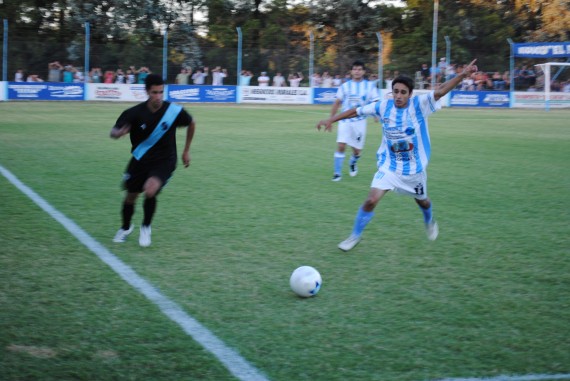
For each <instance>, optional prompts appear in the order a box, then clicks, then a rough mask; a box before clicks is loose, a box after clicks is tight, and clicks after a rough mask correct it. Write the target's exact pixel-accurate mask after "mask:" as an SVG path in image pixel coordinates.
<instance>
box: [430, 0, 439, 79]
mask: <svg viewBox="0 0 570 381" xmlns="http://www.w3.org/2000/svg"><path fill="white" fill-rule="evenodd" d="M438 11H439V0H434V2H433V33H432V40H431V70H432V73H431V88H432V90H434V89H435V80H436V67H435V62H436V54H437V15H438Z"/></svg>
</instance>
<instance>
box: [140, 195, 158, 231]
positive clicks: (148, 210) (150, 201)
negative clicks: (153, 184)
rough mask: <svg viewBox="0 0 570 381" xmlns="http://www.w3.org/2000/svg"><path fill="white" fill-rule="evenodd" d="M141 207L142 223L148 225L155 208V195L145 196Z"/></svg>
mask: <svg viewBox="0 0 570 381" xmlns="http://www.w3.org/2000/svg"><path fill="white" fill-rule="evenodd" d="M143 208H144V219H143V225H144V226H150V224H151V222H152V217H153V216H154V212H155V210H156V197H150V198H145V199H144V205H143Z"/></svg>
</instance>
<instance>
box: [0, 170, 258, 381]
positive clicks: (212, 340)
mask: <svg viewBox="0 0 570 381" xmlns="http://www.w3.org/2000/svg"><path fill="white" fill-rule="evenodd" d="M0 173H2V175H3V176H4V177H5V178H6V179H7V180H8V181H9V182H11V183H12V184H13V185H14V186H15V187H16V188H18V189H19V190H20V191H21V192H22V193H24V194H25V195H26V196H28V197H29V198H30V199H31V200H32V201H33V202H35V203H36V204H37V205H38V206H39V207H40V208H42V209H43V210H44V211H45V212H46V213H47V214H49V215H50V216H51V217H53V219H55V220H56V221H57V222H59V223H60V224H61V225H63V227H64V228H65V229H67V231H69V232H70V233H71V234H72V235H73V236H74V237H75V238H77V239H78V240H79V242H81V243H82V244H83V245H85V246H86V247H87V248H88V249H89V250H91V251H92V252H93V253H94V254H95V255H97V257H99V259H101V260H102V261H103V262H105V263H106V264H107V265H108V266H109V267H111V269H112V270H113V271H115V272H116V273H117V274H118V275H119V276H120V277H121V278H123V280H124V281H126V282H127V283H128V284H130V285H131V286H133V287H134V288H135V289H137V290H138V291H139V292H140V293H141V294H143V295H144V296H146V298H147V299H148V300H150V301H151V302H152V303H154V304H155V305H156V306H158V308H160V310H161V311H162V312H163V313H164V314H165V315H166V316H168V317H169V318H170V320H172V321H173V322H175V323H177V324H178V325H179V326H180V327H181V328H182V329H183V330H184V332H186V333H187V334H188V335H190V336H191V337H192V338H193V339H194V340H196V341H197V342H198V343H200V344H201V345H202V346H203V347H204V348H205V349H206V350H208V351H209V352H210V353H212V354H213V355H214V356H215V357H216V358H217V359H218V360H219V361H220V362H221V363H222V364H224V365H225V367H226V368H227V369H228V370H229V371H230V373H231V374H233V375H234V376H235V377H236V378H238V379H239V380H243V381H269V380H268V378H266V376H265V375H263V374H262V373H261V372H260V371H259V370H257V369H256V368H255V367H253V366H252V365H250V364H249V363H248V362H247V361H246V360H245V359H244V358H243V357H241V356H240V355H239V354H238V353H237V352H236V351H235V350H233V349H232V348H230V347H228V346H227V345H226V344H224V342H222V341H221V340H220V339H218V338H217V337H216V336H215V335H214V334H213V333H212V332H211V331H210V330H208V328H206V327H204V326H203V325H202V324H200V322H198V321H197V320H196V319H194V318H193V317H192V316H190V315H188V314H187V313H186V312H185V311H184V310H183V309H182V308H181V307H180V306H179V305H178V304H176V303H175V302H173V301H172V300H170V299H169V298H168V297H166V296H165V295H163V294H162V293H160V291H158V290H157V289H156V288H154V286H153V285H152V284H150V283H149V282H148V281H146V280H145V279H144V278H142V277H141V276H139V275H138V274H137V273H136V272H135V271H134V270H133V269H132V268H131V267H130V266H129V265H127V264H125V263H124V262H122V261H121V260H120V259H119V258H117V257H116V256H115V255H114V254H113V253H111V252H110V251H109V250H107V248H105V247H104V246H103V245H101V244H100V243H99V242H97V241H96V240H95V239H93V238H92V237H91V236H90V235H89V234H87V233H86V232H85V231H84V230H83V229H81V228H80V227H79V226H78V225H77V224H76V223H75V222H73V221H72V220H70V219H69V218H67V217H66V216H65V215H64V214H62V213H61V212H59V211H58V210H57V209H55V208H54V207H53V206H51V205H50V204H49V203H48V202H47V201H45V200H44V199H43V198H42V197H40V196H39V195H38V194H37V193H36V192H34V191H33V190H32V189H31V188H29V187H28V186H26V185H25V184H24V183H22V182H21V181H20V180H18V178H17V177H16V176H14V175H13V174H12V173H11V172H10V171H8V170H7V169H5V168H4V167H3V166H1V165H0Z"/></svg>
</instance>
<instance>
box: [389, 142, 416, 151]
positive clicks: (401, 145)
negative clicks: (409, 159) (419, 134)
mask: <svg viewBox="0 0 570 381" xmlns="http://www.w3.org/2000/svg"><path fill="white" fill-rule="evenodd" d="M413 149H414V143H412V142H408V141H407V140H400V141H398V142H395V143H394V144H392V146H391V147H390V150H391V151H392V152H408V151H411V150H413Z"/></svg>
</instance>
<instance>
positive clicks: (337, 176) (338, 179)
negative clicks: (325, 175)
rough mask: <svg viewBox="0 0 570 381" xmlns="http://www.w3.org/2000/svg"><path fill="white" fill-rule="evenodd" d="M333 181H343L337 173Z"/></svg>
mask: <svg viewBox="0 0 570 381" xmlns="http://www.w3.org/2000/svg"><path fill="white" fill-rule="evenodd" d="M331 180H332V181H340V180H342V176H341V175H338V174H336V173H335V174H334V176H333V178H332V179H331Z"/></svg>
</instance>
